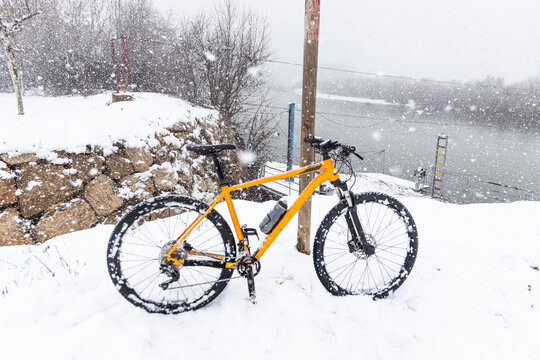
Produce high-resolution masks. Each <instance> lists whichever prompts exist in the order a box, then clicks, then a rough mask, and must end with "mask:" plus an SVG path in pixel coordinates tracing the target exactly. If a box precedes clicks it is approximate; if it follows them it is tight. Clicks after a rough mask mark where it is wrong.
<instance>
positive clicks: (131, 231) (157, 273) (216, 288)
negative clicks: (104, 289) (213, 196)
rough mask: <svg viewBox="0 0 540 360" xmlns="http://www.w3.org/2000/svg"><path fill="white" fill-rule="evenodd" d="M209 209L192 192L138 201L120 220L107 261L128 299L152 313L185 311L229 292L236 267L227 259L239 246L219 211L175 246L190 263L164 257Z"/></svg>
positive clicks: (203, 221) (111, 242)
mask: <svg viewBox="0 0 540 360" xmlns="http://www.w3.org/2000/svg"><path fill="white" fill-rule="evenodd" d="M207 210H208V205H206V204H204V203H202V202H200V201H198V200H195V199H192V198H189V197H185V196H176V195H171V196H163V197H158V198H154V199H150V200H148V201H145V202H143V203H140V204H138V205H136V206H135V207H133V208H132V209H131V210H130V211H129V212H128V213H127V214H126V215H125V216H124V217H123V218H122V219H121V220H120V221H119V222H118V224H117V225H116V226H115V228H114V230H113V232H112V234H111V237H110V239H109V246H108V249H107V265H108V269H109V274H110V276H111V279H112V281H113V283H114V285H115V287H116V288H117V289H118V290H119V291H120V293H121V294H122V295H123V296H124V297H125V298H126V299H127V300H128V301H130V302H131V303H132V304H134V305H136V306H138V307H142V308H143V309H145V310H147V311H148V312H157V313H180V312H184V311H188V310H195V309H198V308H200V307H202V306H204V305H206V304H208V303H209V302H210V301H212V300H213V299H215V298H216V297H217V296H218V295H219V294H220V293H221V292H222V291H223V289H224V288H225V286H226V285H227V283H228V281H229V279H230V278H231V275H232V272H233V269H228V268H225V266H224V265H223V264H224V262H225V261H226V260H231V259H234V258H235V256H236V248H235V245H234V238H233V235H232V232H231V230H230V228H229V226H228V225H227V223H226V222H225V220H224V219H223V217H222V216H221V215H220V214H219V213H218V212H216V211H215V210H212V211H211V212H210V213H209V214H208V215H207V216H206V217H205V218H204V219H203V220H202V222H201V223H200V224H199V225H198V226H197V227H196V228H195V229H194V230H193V231H192V232H191V233H190V234H189V236H188V237H187V238H186V239H185V240H184V241H183V243H182V245H181V247H179V248H178V249H177V250H176V251H175V253H174V254H175V255H176V256H178V257H181V258H182V259H183V260H184V265H178V266H175V265H171V264H170V263H168V262H167V261H166V260H164V258H165V257H166V254H167V253H168V251H169V250H170V249H171V248H172V246H173V245H174V243H175V240H176V238H177V237H178V236H179V235H180V234H181V233H182V232H183V231H184V229H186V227H187V226H188V225H189V224H190V223H191V222H193V221H194V220H195V219H196V218H197V216H199V215H200V214H204V213H205V212H206V211H207ZM201 253H211V254H213V255H215V258H210V257H208V256H203V255H200V254H201ZM218 259H222V260H218ZM165 263H166V266H164V264H165ZM165 283H167V284H166V285H164V284H165Z"/></svg>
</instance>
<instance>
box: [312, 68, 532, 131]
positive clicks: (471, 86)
mask: <svg viewBox="0 0 540 360" xmlns="http://www.w3.org/2000/svg"><path fill="white" fill-rule="evenodd" d="M320 84H321V85H320V89H321V91H323V92H329V93H335V94H340V95H348V96H355V97H365V98H371V99H384V100H386V101H388V102H393V103H397V104H402V105H409V107H410V108H411V110H412V111H410V115H411V116H413V117H423V118H429V117H432V118H434V119H441V118H446V119H452V120H455V121H459V122H462V123H473V124H479V125H490V126H497V127H499V128H501V129H520V130H525V131H527V130H533V131H539V130H540V77H536V78H530V79H528V80H524V81H520V82H517V83H513V84H505V81H504V79H503V78H496V77H492V76H488V77H486V78H485V79H483V80H478V81H471V82H467V83H465V84H461V83H459V82H457V81H449V82H437V81H430V80H429V79H425V80H409V79H396V78H385V77H376V78H370V77H365V76H358V77H353V78H351V77H347V78H341V79H336V78H333V80H332V81H322V82H321V83H320Z"/></svg>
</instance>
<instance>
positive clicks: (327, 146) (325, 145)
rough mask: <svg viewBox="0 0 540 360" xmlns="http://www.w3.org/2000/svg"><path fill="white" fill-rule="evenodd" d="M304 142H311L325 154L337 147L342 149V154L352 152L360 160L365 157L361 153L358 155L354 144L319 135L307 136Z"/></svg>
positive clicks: (347, 154)
mask: <svg viewBox="0 0 540 360" xmlns="http://www.w3.org/2000/svg"><path fill="white" fill-rule="evenodd" d="M304 142H306V143H308V144H311V146H312V147H314V148H315V149H318V150H320V151H321V153H323V156H324V155H325V154H328V152H330V151H332V150H336V149H341V153H342V155H345V156H349V155H350V154H354V155H355V156H356V157H357V158H359V159H360V160H364V158H363V157H362V156H360V155H358V154H357V153H356V152H355V151H356V147H354V146H352V145H347V144H341V143H339V142H338V141H335V140H329V139H323V138H321V137H318V136H312V137H307V138H305V139H304Z"/></svg>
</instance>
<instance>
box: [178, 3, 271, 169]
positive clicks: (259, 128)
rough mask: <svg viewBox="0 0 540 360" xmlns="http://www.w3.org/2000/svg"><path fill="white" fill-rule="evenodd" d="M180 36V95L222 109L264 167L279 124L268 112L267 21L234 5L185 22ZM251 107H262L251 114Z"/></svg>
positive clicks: (240, 144)
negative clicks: (250, 104)
mask: <svg viewBox="0 0 540 360" xmlns="http://www.w3.org/2000/svg"><path fill="white" fill-rule="evenodd" d="M179 36H180V37H181V38H180V41H179V43H178V45H177V46H176V49H175V53H176V55H177V56H176V58H177V64H176V66H175V67H176V69H177V73H178V77H179V81H178V82H179V83H180V84H181V85H180V91H179V92H180V95H181V96H182V97H183V98H185V99H187V100H189V101H192V102H195V103H198V104H200V105H207V106H212V107H214V108H216V109H218V110H219V111H220V113H221V115H222V117H223V119H224V121H225V124H226V126H227V127H228V128H229V129H231V130H232V131H231V133H232V136H233V139H232V140H233V141H234V142H235V143H236V145H237V146H238V147H239V148H241V149H245V150H252V151H254V152H255V153H256V154H257V156H258V157H259V160H260V161H258V164H259V165H260V162H261V161H263V160H264V159H265V158H267V156H268V154H267V153H266V152H265V148H266V145H267V144H268V142H269V141H270V137H269V136H268V135H269V134H270V133H272V129H273V125H272V124H274V123H275V121H274V120H275V119H273V117H272V116H271V115H270V114H269V113H268V111H267V110H268V108H267V107H265V106H264V103H265V101H264V98H265V97H264V93H265V91H266V90H265V84H266V79H265V74H264V71H263V69H264V68H263V64H264V63H265V62H266V61H267V60H268V59H269V58H270V46H269V37H268V32H267V23H266V20H265V19H264V18H261V17H260V16H258V15H257V14H256V13H254V12H253V11H249V10H245V9H240V8H239V7H237V6H236V5H235V4H234V3H233V2H232V1H230V0H229V1H226V2H224V4H222V5H221V6H218V7H217V8H216V9H215V11H214V13H213V14H211V15H207V14H200V15H199V16H197V17H195V18H193V19H187V20H185V21H184V22H183V23H182V24H181V25H180V34H179ZM248 103H256V104H260V105H261V106H259V107H258V108H256V109H255V110H253V108H251V107H250V108H249V109H250V111H248V106H247V104H248ZM255 168H256V166H255Z"/></svg>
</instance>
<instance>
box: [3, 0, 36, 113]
mask: <svg viewBox="0 0 540 360" xmlns="http://www.w3.org/2000/svg"><path fill="white" fill-rule="evenodd" d="M24 5H25V6H24V8H23V9H22V11H23V12H24V14H22V16H20V17H17V16H16V15H15V16H12V21H11V22H8V21H7V20H5V16H6V14H3V13H0V42H2V45H4V50H5V53H6V61H7V66H8V70H9V74H10V76H11V82H12V84H13V90H14V92H15V97H16V98H17V109H18V112H19V115H24V107H23V101H22V94H21V84H22V79H21V78H20V74H19V69H18V67H17V62H16V60H15V53H14V47H13V37H14V36H15V34H16V33H18V32H19V31H21V29H22V24H23V22H25V21H27V20H29V19H31V18H32V17H34V16H35V15H37V14H38V13H39V12H38V11H36V12H31V11H30V7H29V5H28V2H25V3H24ZM9 9H11V10H12V11H13V12H14V13H16V12H17V10H19V12H21V9H17V8H16V7H15V5H14V4H13V3H12V2H11V1H2V12H4V11H6V10H9Z"/></svg>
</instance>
